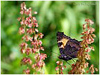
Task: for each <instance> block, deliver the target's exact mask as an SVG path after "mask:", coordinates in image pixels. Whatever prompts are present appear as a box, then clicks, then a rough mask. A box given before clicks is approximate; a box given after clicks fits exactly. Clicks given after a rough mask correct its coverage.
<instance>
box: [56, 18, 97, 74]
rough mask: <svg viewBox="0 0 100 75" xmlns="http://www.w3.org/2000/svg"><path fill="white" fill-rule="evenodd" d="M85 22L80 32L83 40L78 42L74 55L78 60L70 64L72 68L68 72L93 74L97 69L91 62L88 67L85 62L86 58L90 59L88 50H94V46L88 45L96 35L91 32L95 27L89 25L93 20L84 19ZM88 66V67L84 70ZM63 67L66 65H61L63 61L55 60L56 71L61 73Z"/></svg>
mask: <svg viewBox="0 0 100 75" xmlns="http://www.w3.org/2000/svg"><path fill="white" fill-rule="evenodd" d="M85 22H86V23H85V24H83V32H82V33H81V35H82V37H81V39H83V40H82V41H81V42H80V49H79V50H78V52H77V55H76V56H77V58H78V60H77V61H76V63H75V64H72V66H71V67H72V70H70V71H69V74H85V73H89V72H90V73H91V74H93V73H95V71H98V69H97V68H95V67H94V65H93V64H92V65H91V66H90V67H89V63H88V62H87V60H90V55H89V53H90V51H91V50H92V51H94V48H93V47H92V46H89V44H91V43H93V42H94V38H95V37H96V36H95V34H93V32H94V31H95V29H94V28H92V27H91V26H92V25H93V24H94V22H93V21H92V20H90V19H85ZM74 41H75V40H74ZM66 56H67V55H66ZM88 67H89V69H88V70H86V68H88ZM64 68H66V66H63V62H61V61H57V67H56V73H57V74H63V70H64Z"/></svg>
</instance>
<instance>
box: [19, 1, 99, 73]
mask: <svg viewBox="0 0 100 75" xmlns="http://www.w3.org/2000/svg"><path fill="white" fill-rule="evenodd" d="M20 14H21V17H19V18H18V21H20V28H19V34H21V35H22V36H23V37H22V40H23V42H22V43H21V45H20V47H21V50H20V51H21V53H22V54H23V56H24V57H23V58H22V60H21V64H22V65H26V66H27V68H26V69H25V70H23V72H24V73H25V74H30V73H34V74H38V73H40V74H44V73H45V70H44V66H45V62H44V60H45V58H47V55H46V54H44V53H41V52H40V50H42V51H44V48H43V46H42V41H41V39H42V38H43V34H42V33H40V32H39V30H38V26H39V25H38V22H37V19H36V17H35V16H36V14H37V12H36V11H35V12H34V14H33V15H34V16H33V15H32V9H31V8H28V9H27V8H26V5H25V3H24V2H23V3H22V4H21V11H20ZM85 21H86V23H85V24H83V32H82V33H81V35H82V37H81V38H82V39H83V40H82V41H81V48H80V50H79V51H78V53H77V58H78V60H77V61H76V63H75V64H72V70H70V71H69V74H84V73H88V72H91V73H92V74H93V73H94V72H95V71H98V69H97V68H94V66H93V65H91V66H90V67H89V70H87V71H86V70H85V69H86V68H87V67H88V65H89V63H88V62H87V61H86V60H90V55H89V54H88V53H89V52H90V51H91V50H93V51H94V48H93V47H92V46H91V47H90V46H89V44H91V43H93V42H94V37H96V36H95V35H94V34H93V32H94V31H95V29H94V28H92V27H91V26H92V24H94V22H93V21H92V20H90V19H86V20H85ZM30 54H31V55H32V56H30ZM56 63H57V67H56V68H55V69H56V73H57V74H63V70H64V69H65V68H67V67H66V66H65V65H63V62H62V61H57V62H56Z"/></svg>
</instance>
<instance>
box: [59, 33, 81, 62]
mask: <svg viewBox="0 0 100 75" xmlns="http://www.w3.org/2000/svg"><path fill="white" fill-rule="evenodd" d="M57 42H58V47H59V49H60V53H61V55H60V56H59V58H60V59H63V60H66V61H68V60H70V59H72V58H76V57H77V52H78V50H79V49H80V42H79V41H77V40H75V39H71V38H70V37H68V36H66V35H64V33H63V32H58V33H57Z"/></svg>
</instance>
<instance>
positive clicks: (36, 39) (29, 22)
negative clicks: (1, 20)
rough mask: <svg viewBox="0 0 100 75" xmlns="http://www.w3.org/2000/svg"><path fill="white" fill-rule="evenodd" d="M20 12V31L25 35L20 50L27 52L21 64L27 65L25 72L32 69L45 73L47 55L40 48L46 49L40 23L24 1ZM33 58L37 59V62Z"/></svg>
mask: <svg viewBox="0 0 100 75" xmlns="http://www.w3.org/2000/svg"><path fill="white" fill-rule="evenodd" d="M20 14H21V17H19V18H18V21H20V24H21V27H20V28H19V33H20V34H22V35H23V37H22V40H23V42H22V43H21V45H20V47H21V50H20V51H21V53H22V54H26V56H25V57H23V59H22V60H21V64H22V65H27V69H26V70H24V73H26V74H29V73H30V72H31V69H32V71H35V73H44V72H43V71H42V68H43V66H44V65H45V63H44V60H45V58H46V57H47V55H46V54H43V53H40V50H42V51H44V48H43V46H42V41H41V40H40V39H42V38H43V34H42V33H39V31H38V23H37V20H36V17H34V16H32V9H31V8H29V9H27V8H26V5H25V3H24V2H23V3H22V4H21V11H20ZM35 14H37V12H36V11H35V12H34V15H35ZM30 54H33V55H34V57H33V58H31V57H30ZM33 60H35V63H34V62H33ZM30 66H31V68H30Z"/></svg>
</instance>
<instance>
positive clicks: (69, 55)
mask: <svg viewBox="0 0 100 75" xmlns="http://www.w3.org/2000/svg"><path fill="white" fill-rule="evenodd" d="M67 56H69V57H70V58H72V57H71V56H70V55H67ZM72 60H73V62H74V63H75V60H74V59H73V58H72Z"/></svg>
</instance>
